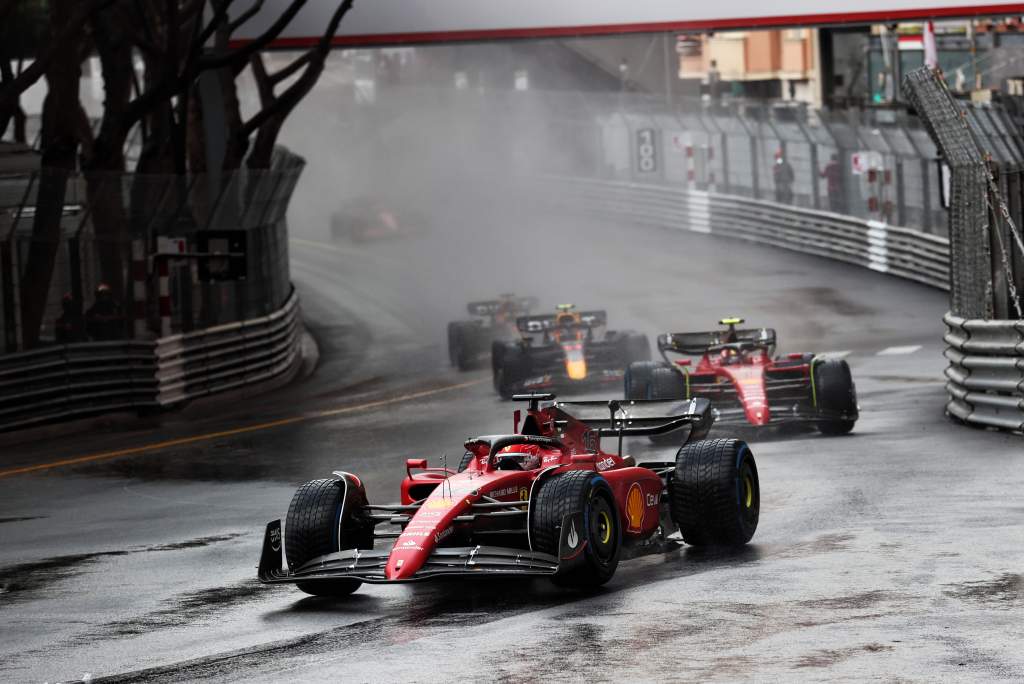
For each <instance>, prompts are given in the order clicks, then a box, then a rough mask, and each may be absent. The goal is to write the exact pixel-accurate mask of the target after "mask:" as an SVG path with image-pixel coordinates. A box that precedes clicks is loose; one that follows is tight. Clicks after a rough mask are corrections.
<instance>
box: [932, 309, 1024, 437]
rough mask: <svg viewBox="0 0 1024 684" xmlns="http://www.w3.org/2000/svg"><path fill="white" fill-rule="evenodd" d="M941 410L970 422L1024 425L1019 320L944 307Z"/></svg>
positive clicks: (1023, 334) (1023, 333)
mask: <svg viewBox="0 0 1024 684" xmlns="http://www.w3.org/2000/svg"><path fill="white" fill-rule="evenodd" d="M942 321H943V323H945V324H946V334H945V335H944V337H943V339H944V340H945V342H946V344H947V345H949V346H948V347H947V348H946V351H945V356H946V358H947V359H948V360H949V366H948V367H947V368H946V391H947V392H948V393H949V397H950V398H949V402H948V403H947V404H946V411H947V412H948V413H949V414H950V415H951V416H954V417H955V418H957V419H959V420H961V421H963V422H965V423H968V424H973V425H981V426H989V427H997V428H1003V429H1006V430H1017V431H1024V321H983V320H970V319H965V318H960V317H959V316H954V315H953V314H951V313H947V314H946V315H945V316H943V317H942Z"/></svg>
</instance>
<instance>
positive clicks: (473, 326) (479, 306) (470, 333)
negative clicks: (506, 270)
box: [448, 294, 537, 370]
mask: <svg viewBox="0 0 1024 684" xmlns="http://www.w3.org/2000/svg"><path fill="white" fill-rule="evenodd" d="M536 306H537V299H536V298H534V297H516V296H515V295H513V294H503V295H501V296H500V297H499V298H498V299H493V300H488V301H483V302H470V303H469V306H468V307H467V308H468V309H469V315H470V316H475V317H476V318H474V319H473V320H469V321H452V322H451V323H449V324H448V358H449V359H450V360H451V362H452V365H453V366H455V367H456V368H458V369H459V370H469V369H471V368H475V367H477V366H478V365H480V364H481V363H484V362H485V361H486V360H487V359H488V358H489V357H490V354H491V346H492V344H493V343H494V342H495V341H496V340H518V339H519V338H520V335H519V329H518V328H517V327H516V319H517V318H519V317H520V316H522V315H524V314H528V313H530V311H531V310H532V309H534V308H535V307H536Z"/></svg>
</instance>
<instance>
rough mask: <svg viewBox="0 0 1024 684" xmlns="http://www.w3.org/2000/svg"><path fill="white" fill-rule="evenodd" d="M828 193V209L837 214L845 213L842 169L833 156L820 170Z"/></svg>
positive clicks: (836, 156) (835, 156)
mask: <svg viewBox="0 0 1024 684" xmlns="http://www.w3.org/2000/svg"><path fill="white" fill-rule="evenodd" d="M821 177H822V178H824V179H825V182H826V190H827V192H828V208H829V209H830V210H832V211H834V212H836V213H837V214H845V213H846V201H845V197H844V196H843V169H842V167H841V166H839V156H838V155H835V154H833V155H832V158H831V159H829V160H828V164H826V165H825V168H824V169H822V170H821Z"/></svg>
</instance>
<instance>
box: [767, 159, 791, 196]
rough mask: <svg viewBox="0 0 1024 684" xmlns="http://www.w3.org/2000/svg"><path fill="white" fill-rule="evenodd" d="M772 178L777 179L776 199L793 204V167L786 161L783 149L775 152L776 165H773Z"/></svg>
mask: <svg viewBox="0 0 1024 684" xmlns="http://www.w3.org/2000/svg"><path fill="white" fill-rule="evenodd" d="M772 178H773V179H774V181H775V201H776V202H779V203H781V204H792V203H793V178H794V175H793V167H792V166H790V165H789V162H788V161H786V157H785V156H784V155H783V153H782V150H779V151H778V152H776V153H775V166H773V167H772Z"/></svg>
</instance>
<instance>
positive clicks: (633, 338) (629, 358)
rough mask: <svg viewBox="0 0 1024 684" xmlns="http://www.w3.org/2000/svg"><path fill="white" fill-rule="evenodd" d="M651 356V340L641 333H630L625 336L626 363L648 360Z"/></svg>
mask: <svg viewBox="0 0 1024 684" xmlns="http://www.w3.org/2000/svg"><path fill="white" fill-rule="evenodd" d="M650 358H651V341H650V340H648V339H647V335H644V334H643V333H630V334H629V335H627V337H626V359H625V361H626V363H627V364H630V363H636V362H637V361H649V360H650Z"/></svg>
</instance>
